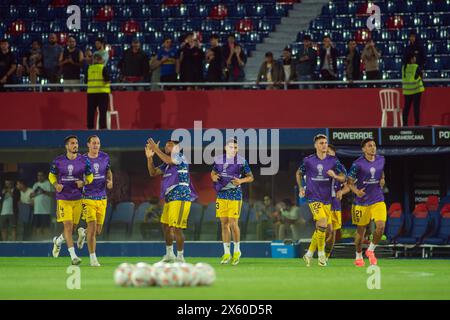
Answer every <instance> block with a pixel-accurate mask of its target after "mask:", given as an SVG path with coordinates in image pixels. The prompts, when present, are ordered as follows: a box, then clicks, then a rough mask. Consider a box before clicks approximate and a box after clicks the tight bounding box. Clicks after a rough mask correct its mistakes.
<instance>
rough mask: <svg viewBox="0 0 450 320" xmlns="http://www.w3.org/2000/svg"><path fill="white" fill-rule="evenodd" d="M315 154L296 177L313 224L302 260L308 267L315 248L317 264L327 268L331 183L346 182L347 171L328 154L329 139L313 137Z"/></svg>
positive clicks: (309, 157)
mask: <svg viewBox="0 0 450 320" xmlns="http://www.w3.org/2000/svg"><path fill="white" fill-rule="evenodd" d="M314 147H315V149H316V153H315V154H312V155H310V156H308V157H305V158H304V159H303V162H302V164H301V165H300V167H299V169H298V170H297V173H296V179H297V184H298V187H299V196H300V197H301V198H303V197H305V196H306V200H307V201H308V205H309V208H310V209H311V213H312V215H313V219H314V221H316V231H315V232H314V233H313V235H312V238H311V244H310V246H309V249H308V252H307V253H306V254H305V255H304V256H303V260H304V261H305V263H306V266H307V267H309V266H310V265H311V261H312V259H313V255H314V252H315V251H316V248H317V249H318V253H319V261H318V264H319V266H321V267H325V266H326V265H327V259H326V256H325V232H326V230H327V225H328V224H331V185H332V179H335V180H337V181H340V182H342V183H343V182H345V180H346V170H345V168H344V166H343V165H342V164H341V163H340V162H339V160H338V159H337V158H336V157H334V156H331V155H328V154H327V151H328V138H327V136H325V135H323V134H318V135H317V136H315V137H314ZM303 175H305V176H306V178H305V181H306V187H303V185H302V177H303Z"/></svg>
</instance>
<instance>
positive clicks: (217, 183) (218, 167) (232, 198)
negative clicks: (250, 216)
mask: <svg viewBox="0 0 450 320" xmlns="http://www.w3.org/2000/svg"><path fill="white" fill-rule="evenodd" d="M211 179H212V181H213V182H214V188H215V189H216V192H217V200H216V217H217V218H219V219H220V224H221V226H222V241H223V249H224V255H223V256H222V261H221V262H220V263H221V264H228V263H229V262H230V261H231V264H232V265H234V266H235V265H237V264H238V263H239V259H240V257H241V250H240V238H241V232H240V229H239V224H238V220H239V216H240V214H241V207H242V189H241V184H243V183H251V182H253V180H254V178H253V174H252V172H251V170H250V167H249V165H248V162H247V161H246V160H245V159H244V158H243V157H241V156H240V155H238V144H237V141H236V140H235V139H232V140H229V141H227V143H226V145H225V154H223V155H220V156H218V157H216V158H215V159H214V167H213V170H212V171H211ZM231 231H232V232H231ZM231 234H233V241H234V251H233V257H231V252H230V241H231Z"/></svg>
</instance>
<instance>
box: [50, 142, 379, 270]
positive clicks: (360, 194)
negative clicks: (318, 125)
mask: <svg viewBox="0 0 450 320" xmlns="http://www.w3.org/2000/svg"><path fill="white" fill-rule="evenodd" d="M64 143H65V148H66V153H65V154H63V155H61V156H59V157H57V158H56V159H55V160H54V161H53V163H52V166H51V169H50V173H49V180H50V182H51V183H52V184H53V186H54V187H55V189H56V200H57V212H56V215H57V222H61V223H63V225H64V232H63V233H62V234H61V235H60V236H58V237H54V238H53V256H54V257H58V256H59V252H60V250H61V246H62V244H63V243H64V242H66V244H67V248H68V251H69V254H70V257H71V261H72V264H74V265H78V264H80V263H81V259H80V258H79V257H78V256H77V255H76V253H75V249H74V241H73V237H72V234H73V233H74V231H77V233H78V241H77V247H78V248H79V249H82V247H83V245H84V243H85V241H86V239H87V243H88V250H89V256H90V265H91V266H95V267H98V266H100V263H99V262H98V260H97V257H96V253H95V249H96V236H97V235H100V234H101V232H102V227H103V223H104V221H105V215H106V204H107V195H106V189H112V188H113V175H112V171H111V166H110V159H109V156H108V154H107V153H105V152H102V151H100V146H101V143H100V139H99V137H98V136H96V135H93V136H90V137H89V138H88V140H87V147H88V153H86V154H84V155H81V154H79V153H78V138H77V137H76V136H73V135H72V136H68V137H66V138H65V140H64ZM314 146H315V149H316V153H315V154H312V155H310V156H308V157H305V158H304V159H303V161H302V163H301V165H300V167H299V169H298V170H297V173H296V178H297V183H298V185H299V190H300V193H299V196H300V197H306V200H307V202H308V206H309V208H310V209H311V213H312V215H313V219H314V221H315V223H316V229H315V232H314V233H313V235H312V239H311V245H310V247H309V249H308V252H307V253H306V254H305V255H304V256H303V259H304V261H305V263H306V265H307V266H308V267H309V266H310V265H311V263H312V259H313V255H314V252H315V251H316V250H317V251H318V264H319V266H326V265H327V260H328V257H329V256H330V254H331V251H332V249H333V245H334V239H335V235H336V230H338V229H339V228H340V227H341V207H340V202H341V199H342V195H343V194H345V193H348V192H350V191H352V192H354V193H355V195H356V198H355V202H354V208H353V210H352V220H353V223H354V224H356V225H357V233H356V235H355V246H356V260H355V265H356V266H364V259H363V255H362V240H363V239H364V233H365V231H366V227H367V225H368V224H369V223H370V221H371V220H374V221H375V224H376V230H375V234H374V236H373V240H372V242H371V243H370V246H369V248H368V249H367V250H366V256H367V258H368V259H369V261H370V263H371V264H377V260H376V257H375V254H374V251H375V247H376V245H377V244H378V242H379V241H380V239H381V237H382V235H383V232H384V225H385V222H386V205H385V203H384V198H383V192H382V187H383V186H384V158H383V157H382V156H379V155H377V154H376V144H375V141H374V140H373V139H365V140H363V141H362V143H361V148H362V151H363V156H361V157H360V158H358V159H357V160H356V161H354V162H353V165H352V167H351V169H350V170H349V172H348V174H347V171H346V169H345V168H344V166H343V165H342V164H341V163H340V162H339V160H338V159H337V158H336V156H335V149H334V147H333V146H331V145H328V140H327V137H326V136H325V135H322V134H319V135H317V136H315V137H314ZM224 151H225V152H224V153H223V154H221V155H218V156H216V157H215V158H214V165H213V168H212V170H211V180H212V183H213V187H214V189H215V191H216V194H217V199H216V217H217V218H219V219H220V222H221V233H222V242H223V249H224V254H223V256H222V258H221V261H220V263H221V264H231V265H237V264H239V262H240V258H241V250H240V228H239V223H238V221H239V217H240V213H241V208H242V199H243V194H242V188H241V185H242V184H243V183H251V182H253V180H254V177H253V174H252V172H251V170H250V167H249V164H248V162H247V161H246V160H245V159H244V158H243V157H241V156H240V155H239V154H238V151H239V150H238V143H237V140H236V139H234V138H233V139H230V140H227V142H226V143H225V147H224ZM145 155H146V158H147V169H148V173H149V175H150V177H156V176H162V179H161V193H160V196H161V199H163V200H164V207H163V212H162V215H161V224H162V226H163V230H164V239H165V244H166V253H165V255H164V256H163V258H162V261H163V262H167V263H171V262H184V261H185V259H184V234H183V230H184V229H186V228H187V222H188V217H189V212H190V208H191V203H192V202H193V201H195V200H196V199H197V197H198V196H197V192H196V190H195V188H194V186H193V184H192V180H191V177H190V173H189V164H188V162H187V160H186V158H185V157H184V155H183V154H182V153H181V151H180V145H179V142H178V141H175V140H168V141H167V142H166V144H165V146H164V149H161V148H160V146H159V142H155V141H154V140H153V139H152V138H150V139H148V140H147V144H146V146H145ZM155 155H156V156H157V157H158V158H159V159H160V161H161V162H162V164H161V165H159V166H155V164H154V157H155ZM303 181H305V185H304V183H303ZM80 219H83V220H85V221H86V224H87V228H86V229H85V228H82V227H80V228H78V229H77V226H78V224H79V223H80ZM231 240H233V243H234V246H233V254H231ZM174 242H175V243H176V249H177V253H176V255H175V252H174ZM325 244H327V245H325Z"/></svg>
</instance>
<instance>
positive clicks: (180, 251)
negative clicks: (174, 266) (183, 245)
mask: <svg viewBox="0 0 450 320" xmlns="http://www.w3.org/2000/svg"><path fill="white" fill-rule="evenodd" d="M183 253H184V251H183V250H178V251H177V257H178V258H183Z"/></svg>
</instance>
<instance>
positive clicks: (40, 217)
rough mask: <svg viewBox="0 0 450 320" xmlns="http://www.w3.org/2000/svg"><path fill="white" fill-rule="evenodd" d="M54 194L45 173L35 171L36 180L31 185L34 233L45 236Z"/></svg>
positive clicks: (48, 227)
mask: <svg viewBox="0 0 450 320" xmlns="http://www.w3.org/2000/svg"><path fill="white" fill-rule="evenodd" d="M54 195H55V189H54V188H53V186H52V185H51V183H50V181H48V179H47V175H46V174H45V173H44V172H42V171H39V172H38V173H37V182H36V183H35V184H34V185H33V192H32V193H31V197H32V198H33V201H34V215H33V228H34V229H33V231H34V235H40V236H45V235H47V234H48V233H49V231H50V221H51V215H52V201H53V196H54Z"/></svg>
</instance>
